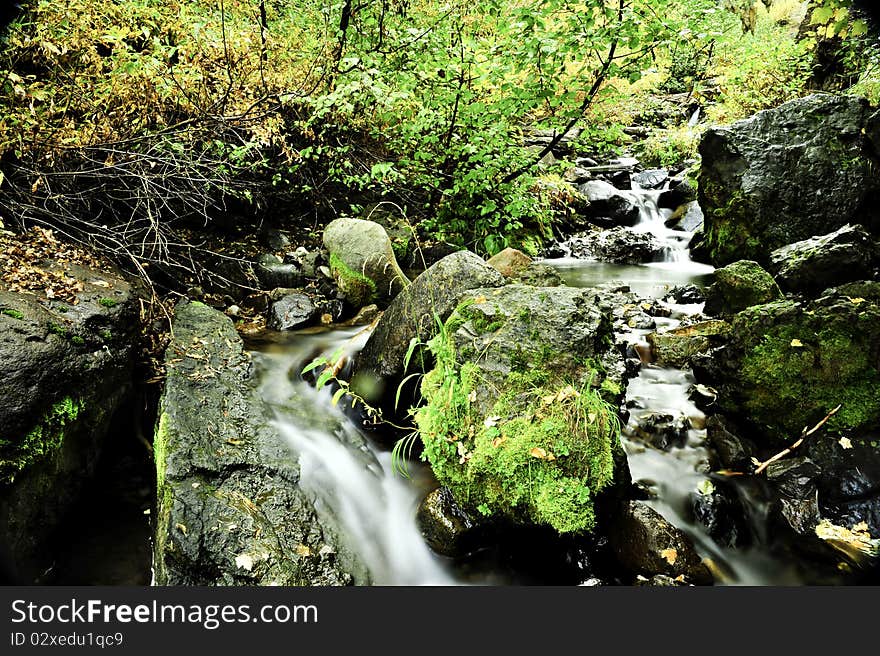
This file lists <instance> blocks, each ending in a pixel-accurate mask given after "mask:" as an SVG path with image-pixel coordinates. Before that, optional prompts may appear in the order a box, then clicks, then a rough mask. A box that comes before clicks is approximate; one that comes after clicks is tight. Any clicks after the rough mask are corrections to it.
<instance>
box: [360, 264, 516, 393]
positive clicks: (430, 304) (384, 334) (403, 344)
mask: <svg viewBox="0 0 880 656" xmlns="http://www.w3.org/2000/svg"><path fill="white" fill-rule="evenodd" d="M504 282H505V280H504V276H502V275H501V274H500V273H499V272H498V271H497V270H496V269H494V268H493V267H491V266H489V265H488V264H487V263H486V262H484V261H483V259H482V258H481V257H480V256H479V255H476V254H474V253H471V252H469V251H458V252H457V253H452V254H451V255H447V256H446V257H444V258H443V259H442V260H440V261H439V262H437V263H436V264H434V265H433V266H431V267H430V268H429V269H428V270H427V271H425V272H424V273H422V274H421V275H419V276H418V277H417V278H416V279H415V280H414V281H413V283H412V284H411V285H410V286H409V287H407V288H406V289H405V290H404V291H403V292H402V293H401V294H399V295H398V296H397V298H395V299H394V301H393V302H392V303H391V305H390V306H389V307H388V309H387V310H386V311H385V313H384V314H383V315H382V318H381V319H380V320H379V322H378V324H377V325H376V328H375V330H373V332H372V334H371V335H370V338H369V339H368V340H367V343H366V344H365V345H364V348H363V349H362V350H361V352H360V353H359V354H358V357H357V364H356V367H355V371H354V375H353V377H352V386H353V388H354V390H355V391H356V392H357V393H358V394H359V395H361V396H363V397H364V398H366V399H367V400H368V401H371V402H375V401H377V400H378V399H380V398H381V397H382V395H383V393H384V392H385V390H386V388H387V386H388V385H394V384H396V383H397V382H399V381H400V379H401V378H402V377H403V376H404V374H405V371H406V369H407V367H406V366H405V365H406V364H407V363H405V362H404V360H405V359H406V354H407V351H409V349H410V345H411V344H412V343H413V340H415V341H416V342H417V343H425V342H427V341H428V340H429V339H431V337H433V336H434V335H435V334H436V333H437V331H438V330H440V327H441V326H442V323H443V322H444V321H445V320H446V318H447V317H448V316H449V313H450V312H452V310H453V309H455V306H456V305H457V304H458V301H457V299H458V296H459V295H460V294H461V293H462V292H464V291H466V290H468V289H473V288H476V287H484V288H485V287H500V286H501V285H503V284H504ZM423 356H424V353H423V352H422V350H419V351H418V352H415V351H414V352H413V353H411V358H410V362H411V363H412V365H413V367H414V368H415V367H421V369H419V370H421V371H424V369H425V368H427V361H426V360H424V358H423Z"/></svg>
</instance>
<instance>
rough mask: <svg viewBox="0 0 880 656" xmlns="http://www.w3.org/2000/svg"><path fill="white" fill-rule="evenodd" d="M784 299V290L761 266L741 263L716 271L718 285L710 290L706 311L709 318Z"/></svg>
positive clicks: (746, 261)
mask: <svg viewBox="0 0 880 656" xmlns="http://www.w3.org/2000/svg"><path fill="white" fill-rule="evenodd" d="M781 297H782V290H780V289H779V286H778V285H777V284H776V281H775V280H773V276H771V275H770V274H769V273H767V272H766V271H765V270H764V269H763V268H761V265H760V264H758V263H757V262H753V261H751V260H740V261H739V262H734V263H733V264H728V265H727V266H726V267H723V268H721V269H718V270H717V271H716V272H715V282H714V283H712V285H711V286H710V287H709V288H708V289H707V290H706V305H705V307H704V311H705V313H706V314H709V315H727V314H734V313H736V312H739V311H740V310H745V309H746V308H747V307H751V306H752V305H759V304H761V303H769V302H770V301H775V300H776V299H778V298H781Z"/></svg>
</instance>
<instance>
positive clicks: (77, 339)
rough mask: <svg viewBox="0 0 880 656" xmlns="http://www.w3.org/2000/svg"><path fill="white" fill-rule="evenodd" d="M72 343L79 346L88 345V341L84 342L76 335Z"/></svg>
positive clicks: (71, 339)
mask: <svg viewBox="0 0 880 656" xmlns="http://www.w3.org/2000/svg"><path fill="white" fill-rule="evenodd" d="M70 342H71V343H72V344H76V345H77V346H83V345H84V344H85V343H86V340H84V339H83V338H82V337H80V336H79V335H74V336H73V337H71V338H70Z"/></svg>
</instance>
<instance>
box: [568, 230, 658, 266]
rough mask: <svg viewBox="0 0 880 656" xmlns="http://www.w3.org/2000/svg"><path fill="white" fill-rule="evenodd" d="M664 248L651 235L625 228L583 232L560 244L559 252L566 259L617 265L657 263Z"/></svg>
mask: <svg viewBox="0 0 880 656" xmlns="http://www.w3.org/2000/svg"><path fill="white" fill-rule="evenodd" d="M665 248H666V247H665V246H664V245H663V244H662V243H661V242H660V240H659V239H657V238H656V237H655V236H654V235H652V234H651V233H650V232H635V231H634V230H627V229H626V228H611V229H610V230H591V231H589V232H582V233H579V234H577V235H574V236H572V237H570V238H569V239H567V240H566V241H564V242H562V243H561V244H559V249H560V250H561V252H562V253H563V254H565V255H566V256H567V257H573V258H576V259H589V260H598V261H600V262H611V263H614V264H642V263H645V262H654V261H658V260H660V259H661V258H662V255H663V252H664V250H665Z"/></svg>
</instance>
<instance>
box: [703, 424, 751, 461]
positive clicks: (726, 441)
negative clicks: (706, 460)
mask: <svg viewBox="0 0 880 656" xmlns="http://www.w3.org/2000/svg"><path fill="white" fill-rule="evenodd" d="M730 428H731V427H730V426H729V425H728V423H727V422H725V420H724V418H723V417H721V416H719V415H712V416H710V417H709V418H708V419H707V420H706V441H707V442H708V444H709V451H710V457H711V458H712V459H713V460H716V461H717V464H718V466H717V467H716V469H727V470H730V471H735V472H742V473H746V472H749V471H751V470H752V458H753V457H754V454H755V452H756V451H755V445H754V444H752V442H751V441H750V440H748V439H746V438H742V437H740V436H739V435H737V434H735V433H734V432H733V431H732V430H731V429H730Z"/></svg>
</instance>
